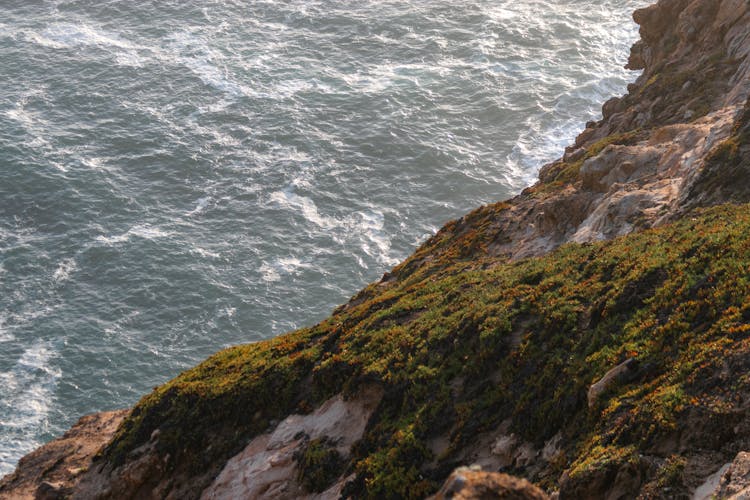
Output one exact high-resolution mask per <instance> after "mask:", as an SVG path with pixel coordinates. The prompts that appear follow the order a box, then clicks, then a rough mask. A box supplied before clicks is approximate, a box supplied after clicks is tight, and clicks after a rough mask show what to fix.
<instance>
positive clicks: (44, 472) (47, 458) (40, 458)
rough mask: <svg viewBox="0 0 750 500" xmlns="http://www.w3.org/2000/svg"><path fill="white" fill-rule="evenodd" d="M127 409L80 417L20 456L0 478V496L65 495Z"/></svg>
mask: <svg viewBox="0 0 750 500" xmlns="http://www.w3.org/2000/svg"><path fill="white" fill-rule="evenodd" d="M127 413H128V412H127V410H120V411H111V412H102V413H94V414H93V415H87V416H85V417H81V419H80V420H79V421H78V422H77V423H76V424H75V425H74V426H73V427H71V428H70V430H69V431H68V432H66V433H65V434H64V435H63V436H62V437H60V438H58V439H55V440H54V441H51V442H49V443H47V444H45V445H44V446H42V447H41V448H39V449H37V450H35V451H33V452H31V453H29V454H28V455H26V456H25V457H23V458H22V459H21V460H20V461H19V463H18V468H17V469H16V471H15V472H14V473H13V474H9V475H7V476H5V477H4V478H2V480H0V499H8V500H21V499H26V498H28V499H31V498H65V497H67V496H68V495H70V494H71V493H72V492H73V490H74V488H75V486H76V485H77V483H78V481H79V479H80V476H81V474H82V473H83V472H85V471H86V470H87V469H88V468H89V467H90V466H91V459H92V458H93V457H94V455H95V454H96V453H97V452H98V451H99V450H100V449H101V448H102V447H103V446H104V445H105V444H107V442H109V440H110V439H111V438H112V436H113V434H114V433H115V431H116V430H117V426H118V425H120V422H122V420H123V419H124V418H125V416H126V415H127Z"/></svg>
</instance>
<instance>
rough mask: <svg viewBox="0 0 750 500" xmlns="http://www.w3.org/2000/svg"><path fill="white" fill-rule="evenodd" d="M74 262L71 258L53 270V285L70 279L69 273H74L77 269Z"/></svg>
mask: <svg viewBox="0 0 750 500" xmlns="http://www.w3.org/2000/svg"><path fill="white" fill-rule="evenodd" d="M77 267H78V266H77V265H76V261H75V259H73V258H70V259H65V260H63V261H62V262H60V264H59V265H58V266H57V269H55V272H54V274H53V275H52V280H53V281H54V282H55V283H62V282H64V281H67V279H68V278H69V277H70V273H72V272H74V271H75V270H76V269H77Z"/></svg>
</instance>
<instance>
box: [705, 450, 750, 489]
mask: <svg viewBox="0 0 750 500" xmlns="http://www.w3.org/2000/svg"><path fill="white" fill-rule="evenodd" d="M713 498H723V499H727V500H745V499H748V498H750V453H748V452H745V451H741V452H739V453H738V454H737V456H736V457H735V458H734V460H733V461H732V463H731V465H730V466H729V467H728V468H727V470H726V471H725V472H724V474H723V475H722V476H721V481H720V483H719V487H718V488H717V489H716V491H714V493H713Z"/></svg>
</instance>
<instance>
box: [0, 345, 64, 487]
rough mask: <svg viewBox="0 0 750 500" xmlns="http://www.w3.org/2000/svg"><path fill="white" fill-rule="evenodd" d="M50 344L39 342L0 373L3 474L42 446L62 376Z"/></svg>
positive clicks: (1, 464)
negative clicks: (10, 366)
mask: <svg viewBox="0 0 750 500" xmlns="http://www.w3.org/2000/svg"><path fill="white" fill-rule="evenodd" d="M57 355H58V353H57V352H56V350H55V349H54V347H53V346H52V344H51V343H50V342H45V341H36V342H34V343H33V344H32V345H31V346H30V347H29V348H27V349H26V350H25V351H24V352H23V354H22V355H21V357H20V358H19V359H18V361H17V362H16V364H15V365H14V366H13V368H12V369H11V370H9V371H7V372H0V475H2V474H4V473H6V472H10V469H12V467H13V466H12V464H14V463H15V461H16V460H18V459H19V458H20V457H21V456H23V455H24V454H26V453H28V452H29V451H31V450H32V449H34V448H36V447H37V446H39V445H40V444H41V443H39V442H38V440H37V439H36V438H35V436H38V435H41V434H43V432H44V429H45V428H46V427H47V417H48V414H49V411H50V405H51V403H52V399H53V397H54V394H55V390H56V388H57V383H58V380H59V379H60V377H61V375H62V374H61V372H60V370H59V369H57V368H55V367H54V366H53V364H52V361H53V359H54V358H55V357H57Z"/></svg>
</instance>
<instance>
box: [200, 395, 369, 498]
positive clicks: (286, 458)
mask: <svg viewBox="0 0 750 500" xmlns="http://www.w3.org/2000/svg"><path fill="white" fill-rule="evenodd" d="M382 395H383V394H382V390H380V389H379V388H377V387H371V388H368V389H367V390H365V391H363V392H362V393H360V394H359V395H358V396H357V397H355V398H352V399H350V400H344V398H343V397H342V396H341V395H338V396H335V397H333V398H331V399H329V400H328V401H326V402H325V403H323V404H322V405H321V406H320V407H319V408H318V409H317V410H315V411H314V412H312V413H311V414H309V415H290V416H289V417H288V418H286V419H285V420H284V421H283V422H281V423H280V424H279V425H278V426H276V428H275V429H274V431H273V432H271V433H268V434H263V435H261V436H258V437H256V438H255V439H253V440H252V442H250V444H249V445H247V447H246V448H245V449H244V450H243V451H242V452H241V453H240V454H238V455H236V456H234V457H233V458H231V459H230V460H229V462H227V464H226V465H225V466H224V469H223V470H222V471H221V474H219V477H217V478H216V480H215V481H214V482H213V484H212V485H211V486H210V487H208V488H207V489H206V490H205V491H204V492H203V494H202V496H201V499H203V500H220V499H227V500H229V499H233V498H258V499H262V498H269V499H270V498H279V499H281V498H289V499H292V498H310V499H313V498H315V499H321V500H322V499H335V498H338V497H339V496H340V493H341V488H342V487H343V484H344V480H345V478H344V477H343V476H344V471H336V473H335V474H333V477H336V478H339V480H338V481H337V482H336V484H333V485H330V487H329V488H327V489H326V490H325V491H323V492H321V493H319V494H315V493H314V492H309V491H306V489H305V487H304V485H303V484H301V481H300V479H301V477H300V476H301V468H300V464H299V462H300V459H301V456H303V455H304V454H305V451H306V446H307V445H309V443H310V442H311V441H312V442H314V441H316V440H321V439H324V438H325V440H326V441H327V442H329V443H331V444H332V446H333V447H334V448H335V450H336V451H337V452H338V454H339V455H340V456H341V459H342V461H343V460H346V459H347V458H348V457H349V453H350V451H351V448H352V445H353V444H354V443H356V442H357V441H358V440H359V439H361V437H362V434H363V433H364V431H365V427H366V426H367V422H368V420H369V419H370V416H371V415H372V412H373V411H374V410H375V408H376V407H377V405H378V403H379V402H380V398H381V397H382ZM320 465H321V466H322V467H325V464H320Z"/></svg>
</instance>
